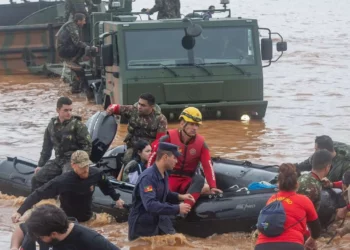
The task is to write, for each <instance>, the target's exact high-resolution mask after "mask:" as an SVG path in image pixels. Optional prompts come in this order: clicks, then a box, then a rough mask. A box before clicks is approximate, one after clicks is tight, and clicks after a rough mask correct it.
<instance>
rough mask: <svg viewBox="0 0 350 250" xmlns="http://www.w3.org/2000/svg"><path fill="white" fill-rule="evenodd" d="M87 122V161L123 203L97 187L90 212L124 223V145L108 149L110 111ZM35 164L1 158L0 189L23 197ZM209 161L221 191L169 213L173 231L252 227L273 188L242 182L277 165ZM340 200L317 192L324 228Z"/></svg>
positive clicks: (271, 175) (200, 233)
mask: <svg viewBox="0 0 350 250" xmlns="http://www.w3.org/2000/svg"><path fill="white" fill-rule="evenodd" d="M86 125H87V127H88V129H89V132H90V134H91V137H92V141H93V149H92V154H91V160H92V162H94V164H95V166H96V167H99V168H101V169H103V170H104V171H105V172H106V173H108V175H109V178H110V180H111V182H112V183H113V185H114V186H115V189H116V191H117V192H118V193H120V194H121V198H122V199H123V200H124V201H125V204H127V205H126V206H125V207H126V208H125V209H117V208H115V206H114V204H115V203H114V202H113V200H112V199H111V198H110V197H109V196H105V195H103V194H102V192H101V191H100V189H99V188H96V191H95V192H94V196H93V209H94V211H95V212H106V213H109V214H111V215H113V216H114V217H115V218H116V220H117V221H118V222H124V221H126V220H127V216H128V208H129V207H130V205H131V204H130V203H131V194H132V191H133V188H134V185H132V184H129V183H126V182H120V181H117V180H116V179H115V178H114V177H115V176H117V175H118V172H119V171H120V169H121V167H122V163H121V159H122V157H123V155H124V152H125V147H124V146H119V147H116V148H113V149H110V150H108V148H109V146H110V144H111V143H112V141H113V139H114V137H115V135H116V132H117V128H118V125H117V122H116V120H115V118H114V117H113V116H107V115H106V113H105V112H97V113H96V114H94V115H93V116H92V117H91V118H90V119H89V120H88V121H87V124H86ZM36 166H37V162H35V161H32V160H28V159H24V158H20V157H7V159H5V160H2V161H0V191H1V192H2V193H5V194H9V195H16V196H28V195H29V193H30V188H31V178H32V175H33V173H34V168H35V167H36ZM213 166H214V170H215V175H216V179H217V185H218V188H220V189H221V190H223V191H224V193H223V194H220V195H203V196H201V197H200V199H199V200H198V202H197V204H196V206H195V207H194V209H192V211H191V212H190V213H189V214H188V216H187V217H186V218H177V217H174V218H173V221H174V225H175V228H176V230H177V231H178V232H181V233H185V234H188V235H192V236H197V237H207V236H210V235H212V234H214V233H217V234H221V233H228V232H234V231H251V230H252V229H254V227H255V224H256V222H257V218H258V215H259V212H260V210H261V209H262V208H263V207H264V206H265V204H266V201H267V200H268V198H269V197H270V196H271V195H272V194H273V193H276V191H277V189H274V188H268V189H261V190H254V191H251V190H248V189H247V186H248V185H249V184H250V183H252V182H259V181H266V182H270V183H275V182H276V178H277V167H276V166H263V165H257V164H252V163H250V162H246V161H233V160H228V159H221V158H213ZM199 172H200V171H199ZM199 174H201V173H199ZM344 204H345V203H344V200H343V199H342V198H341V191H340V190H337V189H327V190H323V191H322V198H321V207H320V211H319V217H320V220H321V224H322V226H323V227H324V228H327V226H328V225H330V224H331V223H332V222H333V220H334V217H335V211H336V209H337V208H339V207H342V206H344Z"/></svg>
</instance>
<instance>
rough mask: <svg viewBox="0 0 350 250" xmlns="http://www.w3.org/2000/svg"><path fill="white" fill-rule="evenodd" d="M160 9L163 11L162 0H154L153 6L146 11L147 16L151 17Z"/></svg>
mask: <svg viewBox="0 0 350 250" xmlns="http://www.w3.org/2000/svg"><path fill="white" fill-rule="evenodd" d="M161 9H163V0H156V3H155V5H154V6H153V8H152V9H150V10H149V11H148V14H149V15H152V14H153V13H155V12H157V11H160V10H161Z"/></svg>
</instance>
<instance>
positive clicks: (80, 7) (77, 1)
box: [64, 0, 94, 22]
mask: <svg viewBox="0 0 350 250" xmlns="http://www.w3.org/2000/svg"><path fill="white" fill-rule="evenodd" d="M85 4H86V6H87V7H88V9H89V10H91V9H93V7H94V5H93V3H92V1H91V0H66V2H65V5H64V9H65V13H64V18H65V19H64V20H65V21H66V22H67V21H68V20H69V16H70V14H72V15H73V17H74V15H75V14H76V13H82V14H84V15H85V16H86V17H88V12H87V11H86V8H85Z"/></svg>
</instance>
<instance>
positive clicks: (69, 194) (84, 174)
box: [12, 150, 124, 223]
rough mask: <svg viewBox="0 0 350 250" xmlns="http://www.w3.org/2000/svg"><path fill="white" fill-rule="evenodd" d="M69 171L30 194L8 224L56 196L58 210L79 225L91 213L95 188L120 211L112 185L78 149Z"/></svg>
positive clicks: (119, 204)
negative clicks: (57, 197) (90, 165)
mask: <svg viewBox="0 0 350 250" xmlns="http://www.w3.org/2000/svg"><path fill="white" fill-rule="evenodd" d="M71 163H72V168H73V170H74V171H69V172H67V173H64V174H62V175H60V176H57V177H56V178H54V179H53V180H51V181H50V182H48V183H46V184H45V185H43V186H42V187H40V188H38V189H37V190H35V191H34V193H32V194H30V195H29V196H28V197H27V198H26V199H25V201H24V203H23V204H22V206H21V207H20V208H19V209H18V210H17V212H16V213H14V214H13V215H12V221H13V222H14V223H16V222H18V221H19V219H20V218H21V216H22V215H23V214H24V213H25V212H26V211H27V210H28V209H30V208H32V206H34V205H35V204H36V203H37V202H39V201H41V200H43V199H49V198H54V197H56V196H57V195H59V196H60V203H61V207H62V209H63V210H64V211H65V213H66V214H67V215H68V216H69V217H74V218H76V219H77V220H78V221H79V222H84V221H88V220H89V219H90V218H91V217H92V215H93V213H92V195H93V193H94V191H95V186H96V185H97V186H98V187H99V188H100V189H101V191H102V193H103V194H104V195H109V196H110V197H111V198H112V199H113V200H114V201H115V204H116V206H117V207H118V208H123V204H124V201H123V200H121V199H120V194H117V193H116V191H115V189H114V188H113V186H112V184H111V183H110V182H109V180H108V179H107V177H106V175H105V174H104V173H103V171H101V170H99V169H98V168H95V167H89V164H90V160H89V155H88V154H87V153H86V152H85V151H82V150H77V151H76V152H74V153H73V154H72V162H71Z"/></svg>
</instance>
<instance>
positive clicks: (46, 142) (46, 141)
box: [38, 128, 53, 167]
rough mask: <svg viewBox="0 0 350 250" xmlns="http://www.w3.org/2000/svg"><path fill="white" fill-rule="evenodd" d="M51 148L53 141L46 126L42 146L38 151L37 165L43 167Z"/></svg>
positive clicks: (49, 155) (49, 156)
mask: <svg viewBox="0 0 350 250" xmlns="http://www.w3.org/2000/svg"><path fill="white" fill-rule="evenodd" d="M52 149H53V143H52V141H51V138H50V133H49V129H48V128H46V130H45V134H44V142H43V148H42V150H41V153H40V160H39V163H38V167H43V166H44V165H45V164H46V162H47V161H48V160H50V158H51V154H52Z"/></svg>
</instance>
